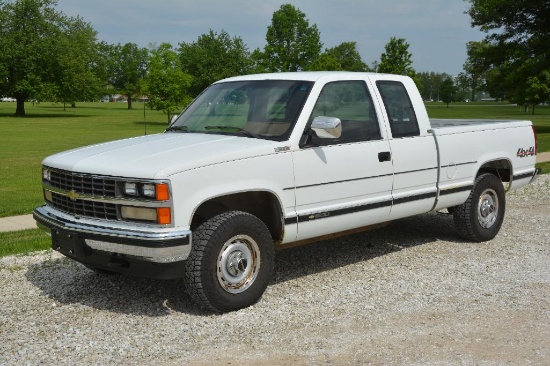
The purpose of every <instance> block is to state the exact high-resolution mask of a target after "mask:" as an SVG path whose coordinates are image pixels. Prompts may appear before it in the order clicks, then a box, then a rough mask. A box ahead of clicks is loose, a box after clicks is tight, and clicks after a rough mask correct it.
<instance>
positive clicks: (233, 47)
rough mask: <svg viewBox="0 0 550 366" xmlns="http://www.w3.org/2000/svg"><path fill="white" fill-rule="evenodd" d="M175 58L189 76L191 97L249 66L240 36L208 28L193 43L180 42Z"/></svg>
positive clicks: (247, 68)
mask: <svg viewBox="0 0 550 366" xmlns="http://www.w3.org/2000/svg"><path fill="white" fill-rule="evenodd" d="M179 46H180V47H179V50H178V52H179V58H180V61H181V66H182V68H183V71H184V72H186V73H188V74H190V75H191V76H193V81H192V84H191V88H190V92H191V95H192V96H193V97H195V96H197V95H198V94H199V93H201V92H202V91H203V90H204V89H205V88H206V87H208V86H209V85H210V84H212V83H213V82H215V81H218V80H220V79H224V78H227V77H231V76H236V75H244V74H247V73H248V72H249V71H250V69H251V66H252V65H251V63H252V61H251V59H250V54H249V52H248V48H247V47H246V45H245V44H244V42H243V40H242V39H241V38H240V37H233V38H231V37H230V36H229V34H228V33H227V32H225V31H223V30H222V31H221V33H220V34H217V33H216V32H214V31H213V30H210V32H209V33H208V34H203V35H201V36H199V38H198V39H197V41H196V42H193V43H180V45H179Z"/></svg>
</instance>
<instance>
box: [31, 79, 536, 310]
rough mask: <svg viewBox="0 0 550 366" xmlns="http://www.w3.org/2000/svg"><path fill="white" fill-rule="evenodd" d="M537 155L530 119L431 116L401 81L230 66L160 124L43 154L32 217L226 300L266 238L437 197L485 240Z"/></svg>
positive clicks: (247, 288)
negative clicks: (240, 72)
mask: <svg viewBox="0 0 550 366" xmlns="http://www.w3.org/2000/svg"><path fill="white" fill-rule="evenodd" d="M536 151H537V146H536V133H535V130H534V128H533V126H532V124H531V122H529V121H495V120H430V119H429V118H428V114H427V112H426V109H425V108H424V104H423V101H422V99H421V97H420V94H419V93H418V91H417V89H416V87H415V84H414V82H413V81H412V80H411V79H410V78H408V77H404V76H397V75H385V74H371V73H348V72H300V73H276V74H261V75H249V76H240V77H234V78H229V79H225V80H222V81H219V82H217V83H214V84H213V85H211V86H210V87H209V88H207V89H206V90H205V91H204V92H203V93H202V94H201V95H200V96H199V97H198V98H197V99H196V100H195V101H194V102H193V103H191V104H190V105H189V106H188V107H187V108H186V109H185V110H184V111H183V112H182V113H181V114H180V115H179V116H177V118H175V119H173V121H172V123H171V124H170V126H169V127H168V128H167V129H166V131H165V132H164V133H161V134H156V135H150V136H142V137H137V138H130V139H125V140H121V141H114V142H109V143H103V144H98V145H94V146H88V147H83V148H79V149H75V150H70V151H66V152H62V153H58V154H55V155H53V156H50V157H47V158H46V159H45V160H44V161H43V166H42V183H43V189H44V198H45V205H43V206H41V207H38V208H36V209H35V211H34V217H35V219H36V221H37V223H38V225H39V226H40V227H42V228H44V229H46V230H47V231H48V232H50V233H51V235H52V247H53V249H55V250H58V251H59V252H61V253H63V254H64V255H66V256H67V257H69V258H72V259H74V260H76V261H78V262H81V263H82V264H84V265H85V266H87V267H89V268H91V269H93V270H95V271H97V272H106V273H124V274H130V275H138V276H146V277H153V278H163V279H168V278H183V279H184V281H183V282H184V283H185V288H186V290H187V291H188V292H189V294H190V296H191V297H192V298H193V299H194V300H196V302H197V303H198V304H199V305H201V306H203V307H205V308H208V309H210V310H212V311H216V312H225V311H232V310H236V309H240V308H243V307H246V306H249V305H251V304H253V303H254V302H256V301H258V300H259V299H260V297H261V296H262V293H263V292H264V290H265V288H266V287H267V284H268V282H269V281H270V277H271V275H272V271H273V263H274V250H275V249H278V248H285V247H288V246H291V245H296V244H297V243H298V244H301V243H306V242H309V241H314V240H320V239H322V238H323V237H327V236H334V235H335V234H345V233H349V232H352V231H357V230H360V229H367V228H369V227H373V226H380V225H379V224H381V223H385V222H389V221H392V220H396V219H400V218H403V217H407V216H411V215H417V214H422V213H426V212H429V211H434V210H443V209H448V211H449V213H451V214H452V215H453V217H454V222H455V224H456V229H457V233H458V235H460V236H461V237H463V238H466V239H468V240H473V241H479V242H481V241H487V240H490V239H492V238H493V237H495V235H496V234H497V233H498V231H499V229H500V227H501V224H502V222H503V218H504V212H505V191H506V190H512V189H517V188H521V187H523V186H525V185H527V184H529V183H530V182H531V181H533V180H534V179H535V178H536V176H537V174H538V173H539V171H538V169H536V168H535V158H536V156H535V155H536Z"/></svg>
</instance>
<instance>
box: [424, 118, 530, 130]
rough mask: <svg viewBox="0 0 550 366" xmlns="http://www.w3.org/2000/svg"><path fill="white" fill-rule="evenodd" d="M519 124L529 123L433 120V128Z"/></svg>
mask: <svg viewBox="0 0 550 366" xmlns="http://www.w3.org/2000/svg"><path fill="white" fill-rule="evenodd" d="M518 122H527V123H529V122H528V121H526V120H505V119H431V118H430V125H431V126H432V128H445V127H459V126H480V125H491V124H499V123H505V124H511V123H518Z"/></svg>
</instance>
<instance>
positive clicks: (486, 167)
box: [477, 159, 512, 182]
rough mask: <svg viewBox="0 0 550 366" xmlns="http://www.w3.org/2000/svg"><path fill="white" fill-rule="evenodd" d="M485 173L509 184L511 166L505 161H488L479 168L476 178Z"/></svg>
mask: <svg viewBox="0 0 550 366" xmlns="http://www.w3.org/2000/svg"><path fill="white" fill-rule="evenodd" d="M485 173H491V174H494V175H496V176H497V177H499V179H500V180H501V181H502V182H510V180H511V174H512V164H511V163H510V161H509V160H506V159H501V160H493V161H488V162H486V163H485V164H483V165H482V166H481V168H479V170H478V172H477V177H479V176H480V175H481V174H485Z"/></svg>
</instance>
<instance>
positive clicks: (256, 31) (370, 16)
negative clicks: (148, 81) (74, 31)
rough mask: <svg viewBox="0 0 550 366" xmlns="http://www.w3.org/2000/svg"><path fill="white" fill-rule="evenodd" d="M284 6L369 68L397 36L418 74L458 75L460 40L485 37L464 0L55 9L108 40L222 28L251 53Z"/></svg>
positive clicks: (65, 5) (206, 2)
mask: <svg viewBox="0 0 550 366" xmlns="http://www.w3.org/2000/svg"><path fill="white" fill-rule="evenodd" d="M285 3H290V4H292V5H293V6H295V7H296V8H298V9H299V10H300V11H302V12H303V13H304V14H305V16H306V19H307V20H308V21H309V24H310V25H313V24H316V25H317V28H318V29H319V31H320V34H321V42H322V43H323V50H324V49H325V48H331V47H334V46H337V45H339V44H340V43H342V42H356V43H357V50H358V51H359V53H360V54H361V57H362V59H363V61H364V62H366V63H367V64H368V65H369V66H370V65H371V64H372V63H373V62H374V61H379V60H380V55H381V54H382V53H383V52H384V46H385V45H386V44H387V43H388V42H389V40H390V38H391V37H397V38H404V39H405V40H406V41H407V42H408V43H409V45H410V46H409V52H411V53H412V60H413V65H412V66H413V68H414V69H415V70H416V71H417V72H423V71H427V72H432V71H433V72H438V73H443V72H445V73H448V74H451V75H457V74H458V73H459V72H461V71H462V69H463V64H464V62H465V61H466V43H467V42H469V41H479V40H481V39H483V38H484V36H485V34H484V33H483V32H481V31H479V30H478V29H475V28H472V27H471V26H470V17H469V16H468V15H467V14H465V13H464V12H465V11H467V10H468V8H469V2H468V1H467V0H332V1H331V0H286V1H284V0H263V1H253V0H231V1H228V0H200V1H199V0H194V1H190V0H156V1H154V0H153V1H151V0H148V1H144V0H115V1H113V0H94V1H90V0H58V5H57V9H58V10H59V11H61V12H63V13H64V14H66V15H69V16H77V15H78V16H80V17H82V18H83V19H84V20H85V21H87V22H89V23H91V24H92V26H93V28H94V29H95V30H96V31H97V32H98V39H99V40H100V41H105V42H107V43H110V44H117V43H121V44H124V43H128V42H131V43H136V44H138V45H139V46H141V47H148V46H149V45H154V44H156V45H159V44H160V43H162V42H168V43H171V44H172V45H173V46H174V47H177V46H178V44H179V43H182V42H186V43H191V42H195V41H196V40H197V39H198V37H199V36H200V35H202V34H206V33H208V32H209V31H210V30H213V31H214V32H216V33H218V34H219V33H220V32H221V31H223V30H224V31H226V32H227V33H228V34H229V35H230V36H232V37H235V36H237V37H240V38H242V40H243V42H244V43H245V44H246V45H247V47H248V49H249V51H251V52H252V51H253V50H254V49H256V48H260V49H263V48H264V46H265V43H266V42H265V35H266V32H267V27H268V26H269V25H270V24H271V17H272V15H273V13H274V12H275V11H277V10H278V9H279V8H280V6H281V5H282V4H285Z"/></svg>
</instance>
